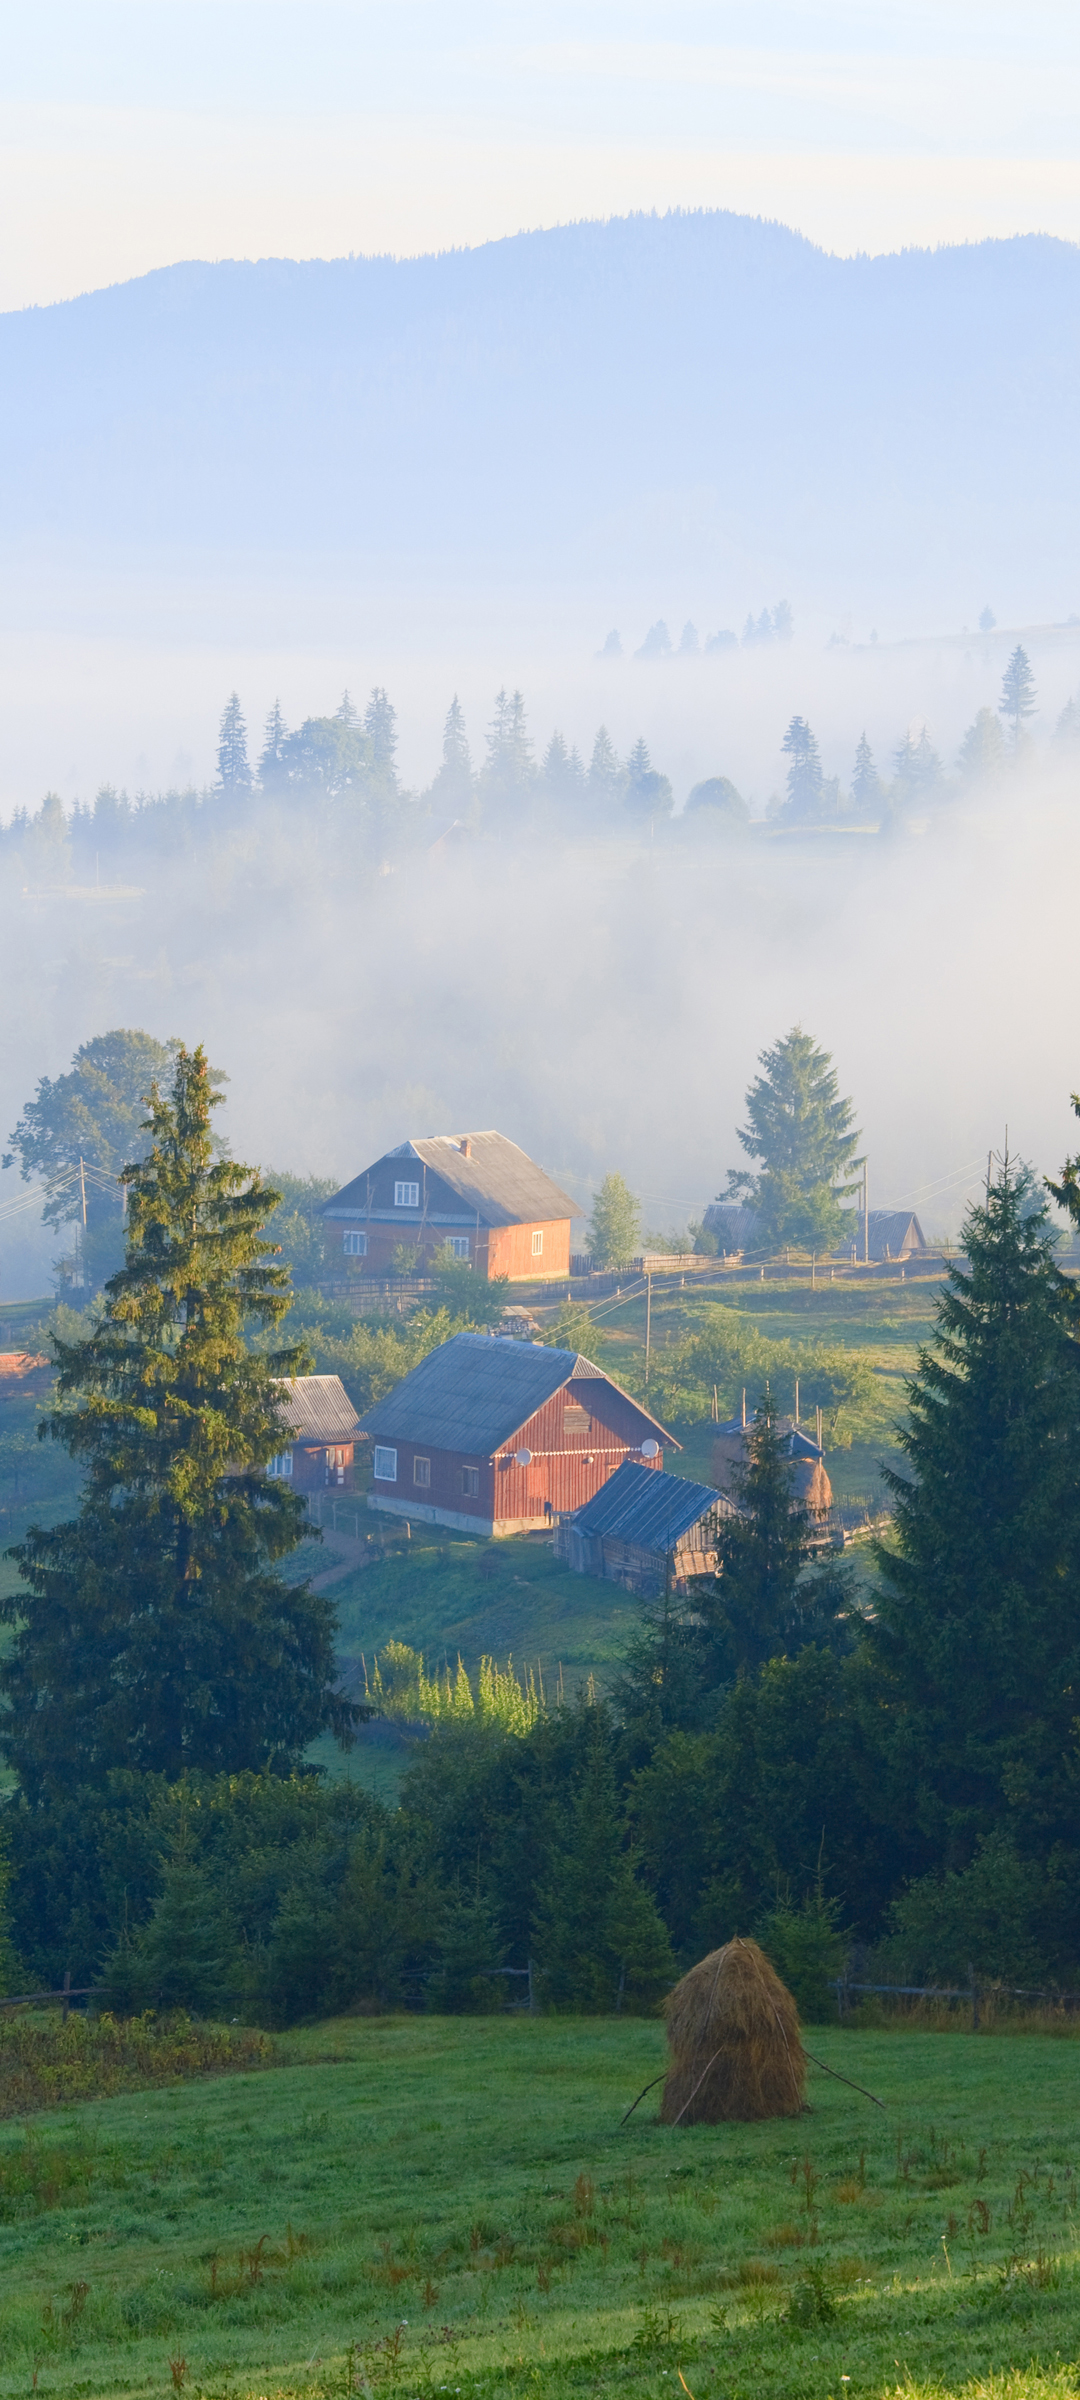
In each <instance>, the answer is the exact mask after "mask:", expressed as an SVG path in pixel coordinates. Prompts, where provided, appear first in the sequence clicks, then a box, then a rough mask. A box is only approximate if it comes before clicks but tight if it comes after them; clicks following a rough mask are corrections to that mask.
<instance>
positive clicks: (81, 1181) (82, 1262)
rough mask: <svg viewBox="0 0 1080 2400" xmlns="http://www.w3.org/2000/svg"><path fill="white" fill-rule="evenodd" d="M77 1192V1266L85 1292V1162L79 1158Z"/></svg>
mask: <svg viewBox="0 0 1080 2400" xmlns="http://www.w3.org/2000/svg"><path fill="white" fill-rule="evenodd" d="M79 1190H80V1192H81V1194H82V1249H81V1252H80V1257H79V1265H80V1268H81V1281H82V1287H83V1290H84V1291H85V1289H86V1166H85V1162H84V1161H83V1159H81V1158H80V1160H79Z"/></svg>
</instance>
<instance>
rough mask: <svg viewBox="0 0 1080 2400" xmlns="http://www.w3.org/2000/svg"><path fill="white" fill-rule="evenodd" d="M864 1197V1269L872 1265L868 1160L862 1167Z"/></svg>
mask: <svg viewBox="0 0 1080 2400" xmlns="http://www.w3.org/2000/svg"><path fill="white" fill-rule="evenodd" d="M862 1196H863V1252H862V1254H863V1265H864V1267H868V1266H869V1264H870V1161H869V1159H866V1158H864V1160H863V1166H862Z"/></svg>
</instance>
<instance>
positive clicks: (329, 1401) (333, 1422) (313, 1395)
mask: <svg viewBox="0 0 1080 2400" xmlns="http://www.w3.org/2000/svg"><path fill="white" fill-rule="evenodd" d="M275 1388H276V1390H277V1393H278V1404H277V1405H278V1414H279V1416H281V1417H282V1418H283V1420H284V1423H285V1425H286V1427H287V1428H288V1431H289V1433H290V1434H291V1436H292V1439H293V1441H294V1442H351V1441H352V1439H353V1435H354V1434H355V1433H356V1431H357V1428H358V1426H359V1423H360V1419H359V1417H358V1416H357V1413H356V1410H355V1408H354V1407H353V1404H352V1401H351V1400H350V1398H349V1395H348V1393H347V1391H346V1389H345V1386H344V1384H343V1383H342V1380H341V1377H340V1375H294V1376H292V1377H291V1378H290V1379H289V1380H288V1381H285V1380H282V1381H281V1382H280V1383H278V1384H277V1385H276V1387H275Z"/></svg>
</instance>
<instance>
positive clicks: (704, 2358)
mask: <svg viewBox="0 0 1080 2400" xmlns="http://www.w3.org/2000/svg"><path fill="white" fill-rule="evenodd" d="M808 2038H809V2040H810V2043H811V2047H812V2048H813V2050H814V2051H815V2053H816V2055H817V2056H818V2057H819V2058H820V2059H821V2060H823V2061H824V2062H825V2063H826V2064H827V2065H830V2066H832V2067H834V2068H836V2069H837V2070H838V2071H839V2072H840V2073H841V2074H843V2075H845V2076H848V2077H850V2078H852V2079H853V2080H854V2081H856V2082H859V2083H862V2084H864V2085H866V2086H867V2088H868V2089H869V2090H871V2091H872V2092H874V2093H875V2094H876V2095H877V2097H878V2098H879V2099H880V2100H881V2101H882V2102H883V2104H884V2105H883V2107H881V2108H878V2107H875V2106H874V2105H873V2104H872V2103H871V2101H870V2100H868V2099H866V2098H864V2097H863V2096H862V2095H861V2094H860V2093H858V2092H856V2091H854V2090H851V2089H850V2088H848V2086H847V2085H845V2084H843V2083H840V2082H837V2081H834V2080H833V2079H832V2078H830V2077H829V2076H828V2075H827V2074H825V2073H824V2072H822V2071H821V2070H820V2069H818V2068H812V2069H811V2072H810V2081H809V2100H810V2109H809V2113H807V2114H805V2115H804V2116H802V2117H799V2118H796V2119H784V2120H780V2121H776V2122H773V2123H769V2124H764V2125H733V2126H720V2127H711V2128H710V2127H695V2128H693V2129H690V2130H686V2129H679V2128H675V2129H670V2130H668V2129H663V2130H662V2129H661V2128H660V2127H658V2126H657V2124H656V2122H655V2114H654V2112H655V2097H656V2096H655V2094H653V2093H650V2094H649V2095H648V2097H647V2098H646V2099H645V2100H644V2101H643V2102H642V2104H641V2106H640V2107H639V2108H638V2110H637V2112H636V2114H635V2115H633V2116H632V2117H631V2119H630V2121H629V2123H628V2124H626V2125H622V2124H621V2123H620V2119H621V2118H622V2115H623V2112H624V2110H625V2109H626V2108H627V2107H628V2106H629V2104H630V2102H631V2101H632V2100H633V2099H634V2097H635V2094H636V2093H637V2092H639V2091H640V2089H641V2087H642V2085H644V2084H646V2083H647V2082H648V2081H649V2080H650V2078H651V2077H652V2076H654V2075H656V2074H657V2073H658V2072H659V2070H660V2067H661V2063H662V2058H663V2034H662V2030H661V2028H660V2026H659V2024H657V2023H656V2022H654V2021H642V2020H638V2021H626V2020H619V2019H608V2020H604V2019H589V2020H581V2019H576V2020H575V2019H559V2018H554V2017H541V2018H529V2017H528V2016H513V2015H512V2016H500V2017H494V2018H472V2019H469V2018H465V2019H462V2018H456V2019H447V2018H437V2017H423V2016H421V2017H409V2018H401V2017H398V2018H382V2019H379V2018H369V2019H353V2020H348V2021H337V2022H334V2023H332V2024H329V2025H323V2026H320V2027H318V2028H317V2029H315V2030H312V2031H310V2032H306V2033H303V2034H300V2035H294V2036H291V2037H288V2039H287V2040H285V2041H281V2042H279V2043H278V2044H277V2046H276V2049H275V2052H274V2057H275V2059H276V2061H277V2062H278V2063H274V2064H271V2065H269V2066H268V2067H265V2068H263V2069H260V2070H258V2071H256V2072H244V2073H239V2074H235V2075H222V2076H220V2077H217V2078H215V2079H211V2080H207V2081H205V2082H201V2083H200V2082H197V2083H186V2084H183V2085H178V2086H176V2087H174V2088H167V2089H151V2090H145V2091H133V2092H128V2093H126V2094H125V2095H123V2096H121V2097H119V2098H114V2099H111V2100H98V2101H91V2102H84V2103H82V2104H80V2105H78V2106H59V2107H53V2108H50V2109H47V2110H45V2111H43V2112H40V2113H38V2114H36V2115H33V2116H30V2117H24V2118H21V2119H11V2120H9V2121H8V2122H6V2123H4V2124H3V2125H2V2126H0V2260H2V2264H0V2395H5V2396H6V2395H8V2394H11V2395H13V2396H14V2395H18V2400H24V2395H27V2394H30V2393H31V2392H37V2393H39V2394H42V2395H48V2396H49V2400H62V2396H63V2400H66V2396H67V2395H71V2400H76V2396H79V2400H82V2396H84V2395H94V2396H95V2400H96V2396H97V2395H101V2396H102V2400H105V2396H107V2395H112V2394H131V2395H143V2394H146V2395H153V2396H154V2400H169V2396H170V2395H171V2394H173V2393H175V2392H183V2393H185V2394H194V2395H199V2394H206V2395H212V2396H214V2400H249V2396H250V2400H276V2395H278V2394H279V2393H281V2394H291V2393H310V2394H311V2395H312V2400H334V2396H336V2395H340V2396H341V2400H346V2395H349V2394H351V2393H353V2392H357V2393H362V2394H366V2395H368V2396H369V2400H370V2396H371V2395H374V2394H380V2393H383V2392H386V2393H391V2392H395V2393H400V2394H402V2395H406V2396H407V2395H412V2394H418V2395H420V2394H428V2393H432V2394H435V2395H441V2394H447V2395H449V2400H455V2396H456V2395H459V2394H460V2395H462V2400H467V2396H468V2395H470V2394H475V2395H477V2396H478V2400H487V2396H488V2395H491V2400H496V2396H497V2400H504V2396H505V2400H512V2396H513V2395H515V2394H521V2395H529V2396H535V2400H544V2396H545V2395H548V2394H550V2395H551V2396H552V2400H563V2395H566V2396H567V2400H569V2396H570V2395H577V2394H579V2393H580V2394H586V2393H589V2394H591V2393H596V2392H606V2391H609V2390H611V2391H617V2392H621V2391H624V2390H626V2391H634V2392H635V2393H645V2394H648V2395H650V2396H651V2400H664V2395H671V2394H672V2393H677V2394H679V2395H680V2400H681V2390H682V2387H681V2385H680V2381H679V2378H680V2375H681V2377H682V2378H683V2381H684V2383H685V2386H686V2388H687V2390H688V2391H689V2392H690V2393H692V2394H693V2396H694V2400H706V2396H707V2400H720V2396H721V2395H723V2396H724V2400H728V2396H730V2400H736V2396H738V2400H743V2396H744V2395H745V2396H746V2400H749V2396H750V2395H759V2394H760V2395H776V2400H801V2396H802V2395H806V2400H826V2396H827V2395H831V2396H832V2400H842V2395H843V2394H845V2393H846V2394H849V2395H869V2394H875V2395H878V2394H880V2395H882V2396H884V2395H891V2394H895V2393H899V2394H904V2395H907V2396H909V2400H916V2395H922V2394H924V2393H925V2394H939V2395H943V2394H950V2395H951V2394H961V2393H965V2394H966V2393H971V2394H973V2395H974V2394H976V2393H978V2394H987V2395H990V2394H993V2395H1001V2396H1002V2400H1006V2396H1008V2395H1011V2396H1012V2400H1036V2395H1044V2394H1045V2395H1050V2394H1061V2395H1064V2394H1066V2393H1069V2394H1072V2393H1074V2392H1075V2391H1076V2389H1077V2387H1078V2382H1080V2366H1078V2364H1077V2359H1078V2354H1080V2260H1078V2237H1077V2226H1076V2209H1077V2171H1078V2168H1080V2111H1078V2097H1080V2093H1078V2073H1080V2048H1078V2046H1077V2045H1076V2044H1074V2043H1073V2042H1072V2041H1069V2040H1053V2039H1051V2038H1047V2037H1040V2036H1030V2037H1025V2038H1019V2037H1009V2036H1006V2035H980V2036H971V2035H970V2034H963V2033H959V2032H957V2033H954V2034H933V2033H922V2034H920V2033H912V2032H906V2031H876V2032H869V2031H866V2032H846V2031H845V2032H841V2031H840V2030H839V2029H837V2028H826V2029H821V2030H817V2029H815V2031H814V2032H813V2033H812V2034H811V2035H810V2036H809V2037H808Z"/></svg>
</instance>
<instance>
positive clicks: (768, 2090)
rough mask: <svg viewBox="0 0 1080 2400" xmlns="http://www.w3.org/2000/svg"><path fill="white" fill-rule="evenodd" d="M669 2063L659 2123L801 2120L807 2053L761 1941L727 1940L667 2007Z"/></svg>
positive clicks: (685, 1980)
mask: <svg viewBox="0 0 1080 2400" xmlns="http://www.w3.org/2000/svg"><path fill="white" fill-rule="evenodd" d="M664 2014H665V2016H666V2018H667V2037H668V2048H669V2049H670V2051H671V2065H670V2067H669V2068H668V2072H667V2076H666V2078H665V2081H664V2096H663V2099H662V2101H661V2104H660V2122H661V2124H662V2125H725V2124H729V2123H731V2122H739V2123H748V2122H750V2121H751V2120H753V2119H754V2118H757V2117H797V2116H798V2114H799V2111H800V2109H801V2108H802V2107H803V2089H804V2085H805V2081H806V2053H805V2051H804V2049H803V2046H802V2042H801V2041H800V2039H799V2012H798V2010H797V2008H796V2006H795V2002H794V2000H793V1999H792V1997H791V1993H790V1992H789V1991H788V1989H787V1986H786V1985H785V1984H782V1983H781V1981H780V1977H779V1976H778V1975H777V1974H775V1973H774V1972H773V1969H772V1967H770V1965H769V1962H768V1959H767V1958H766V1956H765V1953H764V1951H763V1950H759V1949H758V1946H757V1943H756V1942H745V1941H734V1942H726V1943H725V1945H724V1948H723V1949H722V1950H712V1951H710V1953H709V1956H708V1958H703V1959H702V1960H701V1963H700V1965H699V1966H696V1967H691V1969H690V1973H689V1974H688V1975H684V1976H683V1979H682V1982H681V1983H677V1984H676V1986H675V1989H674V1991H673V1992H670V1993H669V1994H668V1997H667V2000H666V2001H665V2004H664Z"/></svg>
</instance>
